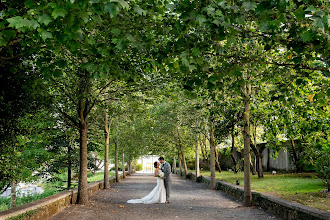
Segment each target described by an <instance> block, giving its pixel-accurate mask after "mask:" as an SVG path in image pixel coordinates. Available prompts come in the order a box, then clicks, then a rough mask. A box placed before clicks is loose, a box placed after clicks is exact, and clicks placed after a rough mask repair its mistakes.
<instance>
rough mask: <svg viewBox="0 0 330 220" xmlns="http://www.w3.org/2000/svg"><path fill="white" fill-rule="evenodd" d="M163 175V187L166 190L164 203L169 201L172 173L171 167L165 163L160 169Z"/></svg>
mask: <svg viewBox="0 0 330 220" xmlns="http://www.w3.org/2000/svg"><path fill="white" fill-rule="evenodd" d="M161 170H162V171H163V173H164V185H165V189H166V201H169V199H170V192H171V184H172V173H171V165H170V164H169V163H167V162H164V163H163V165H162V169H161Z"/></svg>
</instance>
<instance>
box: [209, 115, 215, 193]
mask: <svg viewBox="0 0 330 220" xmlns="http://www.w3.org/2000/svg"><path fill="white" fill-rule="evenodd" d="M210 171H211V183H210V188H211V189H215V187H216V179H215V143H214V133H213V122H212V119H210Z"/></svg>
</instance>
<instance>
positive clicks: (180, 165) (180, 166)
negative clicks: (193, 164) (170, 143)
mask: <svg viewBox="0 0 330 220" xmlns="http://www.w3.org/2000/svg"><path fill="white" fill-rule="evenodd" d="M178 160H179V168H180V176H182V162H181V157H180V151H178Z"/></svg>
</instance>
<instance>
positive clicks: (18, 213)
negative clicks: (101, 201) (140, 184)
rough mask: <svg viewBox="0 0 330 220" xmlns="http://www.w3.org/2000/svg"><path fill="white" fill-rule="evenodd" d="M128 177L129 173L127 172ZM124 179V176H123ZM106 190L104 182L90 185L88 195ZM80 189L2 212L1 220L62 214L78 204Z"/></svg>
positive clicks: (112, 180) (113, 180)
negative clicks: (67, 208)
mask: <svg viewBox="0 0 330 220" xmlns="http://www.w3.org/2000/svg"><path fill="white" fill-rule="evenodd" d="M126 173H127V175H128V172H126ZM121 177H122V176H121ZM109 181H110V182H115V181H116V177H114V176H113V177H111V178H109ZM103 188H104V180H100V181H97V182H94V183H90V184H88V195H89V196H91V195H92V194H94V193H95V192H97V191H98V190H102V189H103ZM77 195H78V189H72V190H67V191H64V192H61V193H57V194H55V195H52V196H48V197H46V198H43V199H39V200H36V201H34V202H30V203H27V204H25V205H22V206H19V207H16V208H13V209H9V210H6V211H3V212H0V220H9V219H10V220H16V219H20V220H21V219H24V220H25V219H33V220H35V219H36V220H39V219H40V220H44V219H48V218H50V217H51V216H53V215H55V214H56V213H58V212H61V211H62V210H63V209H65V208H66V207H67V206H69V205H70V204H74V203H76V202H77Z"/></svg>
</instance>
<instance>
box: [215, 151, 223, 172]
mask: <svg viewBox="0 0 330 220" xmlns="http://www.w3.org/2000/svg"><path fill="white" fill-rule="evenodd" d="M214 156H215V162H216V163H217V166H218V170H219V173H221V167H220V163H219V155H218V153H217V149H216V148H215V147H214Z"/></svg>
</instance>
